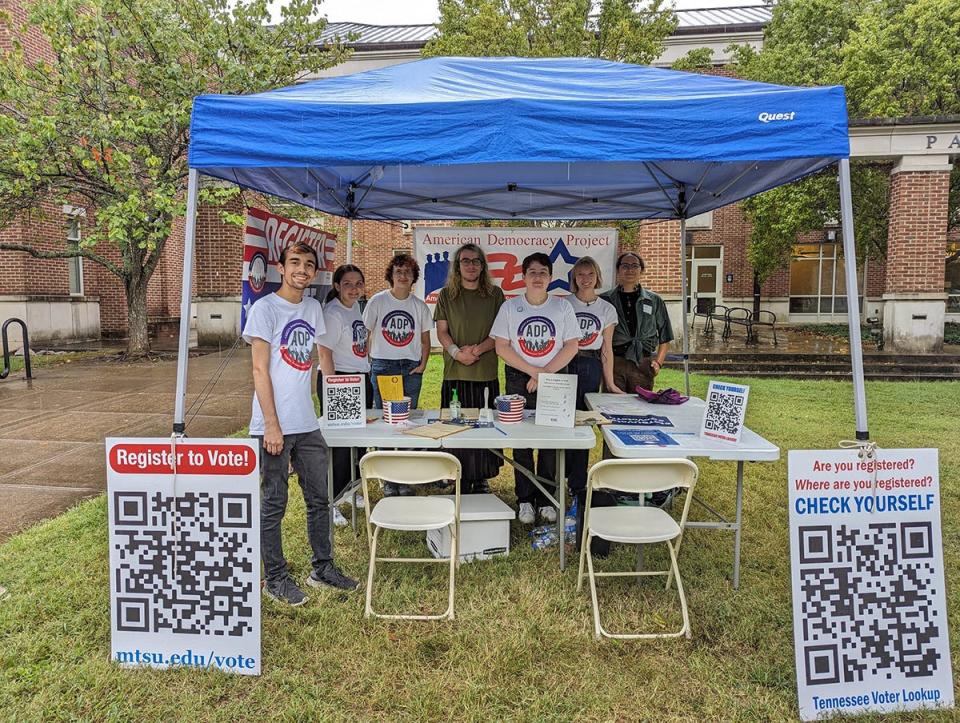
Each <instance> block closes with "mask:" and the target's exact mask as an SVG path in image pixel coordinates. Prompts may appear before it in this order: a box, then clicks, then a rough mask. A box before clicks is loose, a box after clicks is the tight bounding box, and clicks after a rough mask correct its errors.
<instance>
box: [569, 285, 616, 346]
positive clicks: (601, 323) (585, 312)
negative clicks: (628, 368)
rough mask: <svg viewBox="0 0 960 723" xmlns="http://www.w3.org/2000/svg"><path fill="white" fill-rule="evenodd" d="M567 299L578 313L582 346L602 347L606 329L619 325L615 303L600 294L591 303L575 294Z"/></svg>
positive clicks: (580, 344) (575, 312)
mask: <svg viewBox="0 0 960 723" xmlns="http://www.w3.org/2000/svg"><path fill="white" fill-rule="evenodd" d="M566 299H567V302H569V304H570V306H572V307H573V313H574V314H576V315H577V325H578V326H579V327H580V341H579V346H580V348H581V349H599V348H601V347H602V346H603V332H604V330H605V329H606V328H607V327H608V326H616V325H617V321H618V320H617V310H616V309H615V308H613V304H611V303H610V302H609V301H606V300H604V299H601V298H600V297H599V296H598V297H597V298H596V299H594V300H593V301H591V302H589V303H588V302H585V301H580V299H578V298H577V297H576V296H574V295H573V294H570V296H567V297H566Z"/></svg>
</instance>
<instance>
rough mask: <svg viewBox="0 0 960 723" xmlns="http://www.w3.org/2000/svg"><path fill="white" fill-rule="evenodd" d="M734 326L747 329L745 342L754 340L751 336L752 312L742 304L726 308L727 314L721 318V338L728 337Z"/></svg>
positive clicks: (750, 342)
mask: <svg viewBox="0 0 960 723" xmlns="http://www.w3.org/2000/svg"><path fill="white" fill-rule="evenodd" d="M734 326H742V327H744V328H745V329H746V330H747V344H752V343H753V342H754V338H753V312H751V311H750V309H745V308H743V307H742V306H731V307H730V308H728V309H727V314H726V316H725V317H724V319H723V334H722V335H721V338H723V339H729V338H730V335H731V334H732V333H733V327H734Z"/></svg>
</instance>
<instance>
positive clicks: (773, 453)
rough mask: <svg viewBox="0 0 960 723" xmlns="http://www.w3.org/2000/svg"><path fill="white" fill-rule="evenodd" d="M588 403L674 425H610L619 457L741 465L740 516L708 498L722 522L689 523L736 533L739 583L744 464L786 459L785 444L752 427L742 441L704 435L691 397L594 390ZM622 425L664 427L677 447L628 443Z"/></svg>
mask: <svg viewBox="0 0 960 723" xmlns="http://www.w3.org/2000/svg"><path fill="white" fill-rule="evenodd" d="M586 399H587V404H588V405H589V406H590V408H591V409H594V410H597V411H601V412H603V411H607V412H612V413H614V414H631V415H647V414H652V415H656V416H659V417H666V418H667V419H668V420H670V422H671V423H672V425H673V426H659V427H658V426H651V427H637V426H626V425H615V424H605V425H603V426H602V429H603V439H604V441H605V442H606V444H607V447H608V448H609V450H610V452H611V454H613V456H614V457H621V458H626V459H651V458H664V457H706V458H708V459H714V460H729V461H734V462H736V463H737V494H736V517H735V519H734V520H733V521H731V520H727V519H725V518H724V517H723V515H721V514H720V513H719V512H717V511H716V510H715V509H713V508H712V507H710V506H709V505H708V504H707V503H705V502H704V501H703V500H702V499H700V498H698V497H694V501H695V502H697V504H699V505H700V506H702V507H703V508H704V509H706V510H707V511H708V512H709V513H710V514H712V515H713V516H714V517H716V518H717V520H716V521H694V522H689V521H688V522H687V525H686V526H687V527H691V528H706V529H714V530H732V531H733V587H734V589H736V588H738V587H739V586H740V531H741V529H742V521H743V464H744V462H775V461H776V460H778V459H780V448H779V447H777V446H776V445H775V444H773V443H772V442H769V441H767V440H766V439H764V438H763V437H761V436H760V435H759V434H757V433H756V432H754V431H753V430H751V429H748V428H746V427H744V428H743V432H742V434H741V435H740V441H739V442H738V443H736V444H734V443H732V442H722V441H719V440H714V439H709V438H704V437H701V436H700V424H701V421H702V419H703V413H704V408H705V403H704V401H703V400H702V399H698V398H696V397H691V398H690V400H689V401H688V402H686V403H685V404H678V405H666V404H650V403H649V402H645V401H643V400H641V399H639V398H637V397H635V396H633V395H627V394H588V395H587V396H586ZM616 429H628V430H633V431H636V430H640V429H658V430H660V431H661V432H664V433H666V434H669V435H670V436H671V437H672V438H673V439H674V440H676V441H677V442H678V444H676V445H666V446H662V447H659V446H652V445H628V444H625V443H624V442H623V441H622V440H621V439H620V438H619V437H617V436H616V435H615V434H614V433H613V431H614V430H616Z"/></svg>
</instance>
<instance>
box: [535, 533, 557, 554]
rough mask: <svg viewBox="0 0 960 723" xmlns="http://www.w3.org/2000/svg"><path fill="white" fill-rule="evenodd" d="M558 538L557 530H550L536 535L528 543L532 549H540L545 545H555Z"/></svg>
mask: <svg viewBox="0 0 960 723" xmlns="http://www.w3.org/2000/svg"><path fill="white" fill-rule="evenodd" d="M558 539H559V538H558V537H557V531H556V530H550V531H549V532H545V533H544V534H542V535H537V536H536V537H534V538H533V540H532V541H531V543H530V545H531V547H533V549H534V550H542V549H544V548H545V547H552V546H553V545H556V544H557V540H558Z"/></svg>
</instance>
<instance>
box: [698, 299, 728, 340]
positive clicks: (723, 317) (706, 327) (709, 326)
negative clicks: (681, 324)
mask: <svg viewBox="0 0 960 723" xmlns="http://www.w3.org/2000/svg"><path fill="white" fill-rule="evenodd" d="M715 321H722V322H723V323H724V328H726V323H727V307H726V306H724V305H723V304H714V305H713V308H712V309H711V310H710V314H709V315H708V316H707V317H706V321H705V322H704V324H703V333H704V334H712V333H713V322H715Z"/></svg>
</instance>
